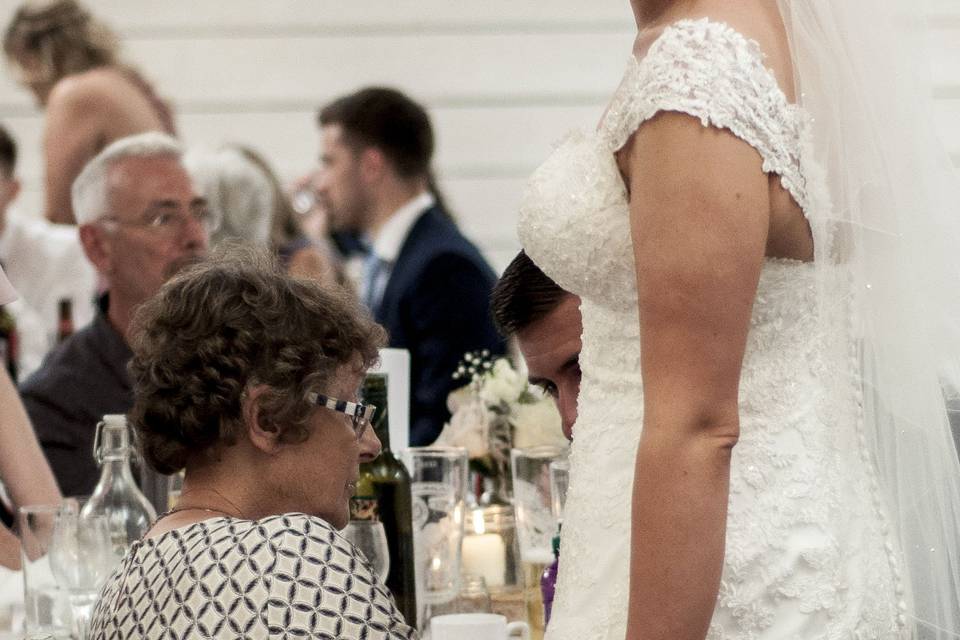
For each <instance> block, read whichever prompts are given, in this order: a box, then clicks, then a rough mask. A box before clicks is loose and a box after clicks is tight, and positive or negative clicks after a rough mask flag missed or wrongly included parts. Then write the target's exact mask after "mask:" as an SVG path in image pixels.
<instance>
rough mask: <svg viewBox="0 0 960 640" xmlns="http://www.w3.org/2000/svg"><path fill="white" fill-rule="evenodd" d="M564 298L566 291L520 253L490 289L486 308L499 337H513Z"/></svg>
mask: <svg viewBox="0 0 960 640" xmlns="http://www.w3.org/2000/svg"><path fill="white" fill-rule="evenodd" d="M568 295H570V292H568V291H567V290H565V289H563V288H561V287H560V285H558V284H557V283H556V282H554V281H553V280H551V279H550V276H548V275H547V274H545V273H544V272H543V271H542V270H541V269H540V267H538V266H537V265H536V264H534V262H533V260H531V259H530V257H529V256H528V255H527V254H526V253H525V252H524V251H520V253H518V254H517V255H516V257H515V258H514V259H513V260H512V261H511V262H510V264H509V265H508V266H507V268H506V269H505V270H504V272H503V275H502V276H500V279H499V280H498V281H497V284H496V286H494V287H493V293H492V294H491V296H490V306H491V309H492V311H493V321H494V324H496V325H497V330H498V331H500V333H501V335H503V336H505V337H510V336H513V335H516V334H517V333H519V332H520V331H523V330H524V329H526V328H527V327H529V326H530V325H531V324H533V323H534V322H536V321H537V320H540V319H541V318H543V317H544V316H546V315H547V314H549V313H550V312H551V311H553V310H554V309H556V308H557V305H559V304H560V302H561V301H562V300H563V298H564V297H565V296H568Z"/></svg>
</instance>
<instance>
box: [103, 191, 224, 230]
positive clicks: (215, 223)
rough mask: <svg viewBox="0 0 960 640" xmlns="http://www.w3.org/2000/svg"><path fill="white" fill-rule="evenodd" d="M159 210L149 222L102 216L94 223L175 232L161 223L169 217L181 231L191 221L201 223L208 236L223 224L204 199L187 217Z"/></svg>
mask: <svg viewBox="0 0 960 640" xmlns="http://www.w3.org/2000/svg"><path fill="white" fill-rule="evenodd" d="M195 208H198V209H199V211H198V212H194V211H193V210H194V209H195ZM159 209H160V210H159V211H154V212H151V213H150V215H149V220H142V219H141V220H120V219H119V218H117V217H116V216H101V217H100V218H97V219H96V220H95V221H94V223H106V224H113V225H116V226H119V227H135V228H139V229H146V230H147V231H150V232H162V231H163V230H164V229H169V230H170V231H173V230H174V229H175V228H174V227H172V226H168V225H166V224H165V223H163V222H162V221H159V220H160V219H161V218H163V217H165V216H168V217H170V218H172V219H173V220H174V221H175V224H176V225H178V227H177V228H179V229H180V230H182V229H184V228H186V224H187V223H188V222H189V221H190V220H193V221H194V222H197V223H199V224H200V225H201V226H202V227H203V228H204V230H205V231H206V232H207V233H208V234H210V233H213V232H214V231H216V230H217V229H219V228H220V224H221V223H222V220H220V217H219V216H218V215H217V214H216V213H214V212H213V211H212V210H211V209H210V208H209V207H208V206H207V204H206V201H205V200H203V199H201V200H200V201H199V202H194V203H191V205H190V210H188V212H187V213H186V214H185V215H184V214H182V213H181V212H180V211H170V210H169V209H171V207H168V206H164V205H160V206H159Z"/></svg>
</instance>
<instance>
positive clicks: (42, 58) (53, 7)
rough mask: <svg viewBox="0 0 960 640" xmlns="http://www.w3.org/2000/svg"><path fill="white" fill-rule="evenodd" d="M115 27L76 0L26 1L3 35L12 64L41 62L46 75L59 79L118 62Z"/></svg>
mask: <svg viewBox="0 0 960 640" xmlns="http://www.w3.org/2000/svg"><path fill="white" fill-rule="evenodd" d="M118 49H119V44H118V41H117V38H116V36H115V35H114V33H113V31H111V30H110V28H109V27H107V26H106V25H105V24H103V23H101V22H99V21H98V20H95V19H94V18H93V17H92V16H91V15H90V13H88V12H87V11H86V9H84V8H83V7H82V6H81V5H80V4H79V3H78V2H76V0H53V1H50V0H43V1H41V2H36V1H33V2H27V3H24V4H23V5H21V6H20V8H19V9H17V11H16V13H14V15H13V19H12V20H11V21H10V24H9V25H7V31H6V33H5V34H4V37H3V51H4V53H5V54H6V56H7V59H8V60H10V62H12V63H13V64H16V65H19V66H21V67H23V66H26V64H27V62H28V61H30V62H35V63H39V64H40V67H41V73H42V75H43V79H44V80H46V81H50V82H56V81H58V80H60V79H62V78H65V77H66V76H69V75H72V74H75V73H81V72H83V71H88V70H89V69H93V68H96V67H102V66H111V65H115V64H117V51H118Z"/></svg>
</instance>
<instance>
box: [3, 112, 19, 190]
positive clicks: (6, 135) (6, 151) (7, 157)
mask: <svg viewBox="0 0 960 640" xmlns="http://www.w3.org/2000/svg"><path fill="white" fill-rule="evenodd" d="M16 168H17V143H16V142H14V140H13V136H11V135H10V132H9V131H7V129H6V127H4V126H3V125H0V175H2V176H3V177H4V178H12V177H13V172H14V171H15V170H16Z"/></svg>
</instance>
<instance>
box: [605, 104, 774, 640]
mask: <svg viewBox="0 0 960 640" xmlns="http://www.w3.org/2000/svg"><path fill="white" fill-rule="evenodd" d="M620 161H621V167H622V168H623V170H624V171H625V173H626V175H627V178H628V182H629V188H630V193H631V199H630V213H631V230H632V234H633V243H634V253H635V257H636V267H637V286H638V293H639V305H640V341H641V351H642V359H641V369H642V373H643V393H644V420H643V434H642V436H641V439H640V446H639V450H638V453H637V460H636V464H637V466H636V477H635V481H634V487H633V523H632V540H631V561H630V570H631V574H630V575H631V578H630V605H629V607H630V608H629V619H628V631H627V638H628V640H639V639H643V640H654V639H656V640H659V639H661V638H662V639H669V640H687V639H698V640H702V638H704V636H705V635H706V632H707V628H708V626H709V623H710V619H711V616H712V614H713V610H714V606H715V604H716V599H717V592H718V589H719V583H720V574H721V569H722V567H723V554H724V539H725V533H726V517H727V499H728V494H729V476H730V457H731V452H732V449H733V447H734V445H735V444H736V442H737V439H738V437H739V426H740V425H739V416H738V408H737V390H738V385H739V379H740V367H741V363H742V360H743V353H744V347H745V344H746V337H747V331H748V327H749V324H750V313H751V308H752V305H753V299H754V296H755V294H756V289H757V282H758V279H759V276H760V269H761V267H762V263H763V257H764V251H765V245H766V241H767V231H768V217H769V215H768V214H769V208H770V206H769V193H768V188H767V178H766V176H765V175H764V174H763V172H762V170H761V160H760V156H759V155H758V154H757V153H756V151H754V150H753V149H752V148H751V147H750V146H748V145H747V144H746V143H744V142H742V141H741V140H739V139H737V138H735V137H734V136H733V135H732V134H731V133H730V132H728V131H725V130H718V129H714V128H704V127H703V126H701V124H700V122H699V120H697V119H696V118H692V117H689V116H685V115H681V114H677V113H662V114H660V115H658V116H656V117H655V118H653V119H652V120H649V121H648V122H646V123H645V124H643V126H641V127H640V129H639V130H638V131H637V133H636V134H635V135H634V137H633V139H632V140H631V142H630V143H629V144H628V146H627V147H625V148H624V149H623V150H622V151H621V152H620Z"/></svg>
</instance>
